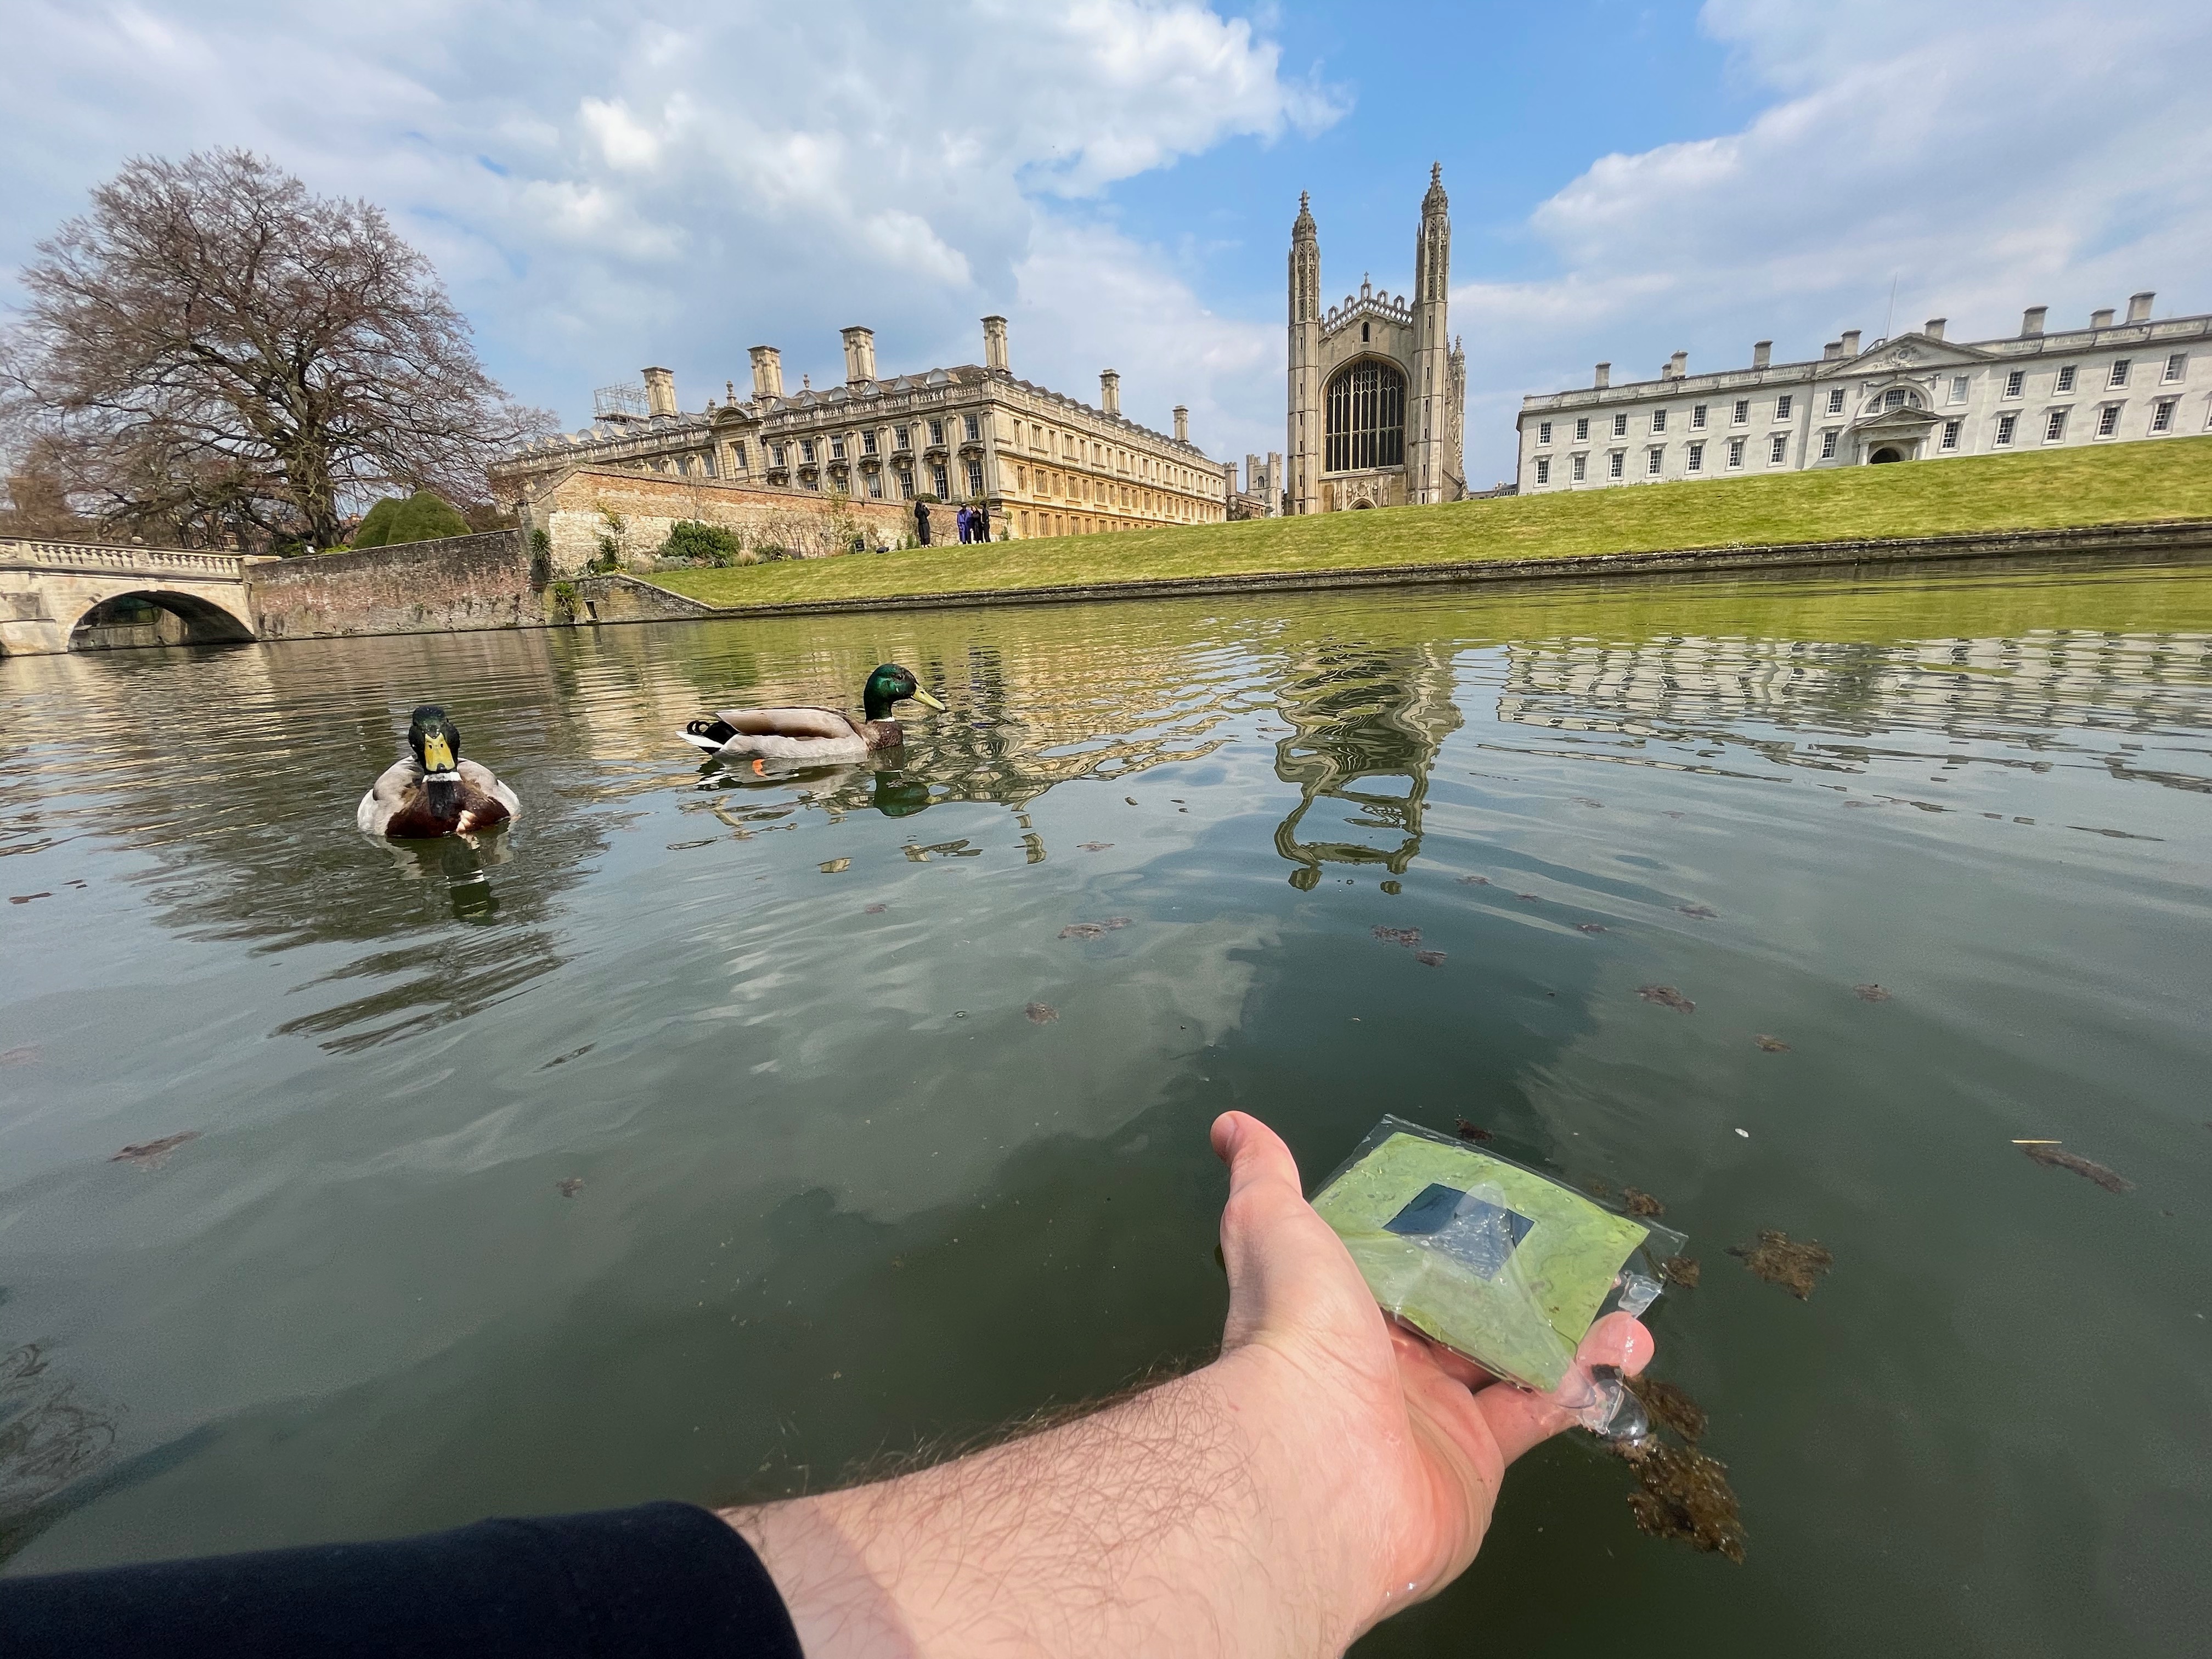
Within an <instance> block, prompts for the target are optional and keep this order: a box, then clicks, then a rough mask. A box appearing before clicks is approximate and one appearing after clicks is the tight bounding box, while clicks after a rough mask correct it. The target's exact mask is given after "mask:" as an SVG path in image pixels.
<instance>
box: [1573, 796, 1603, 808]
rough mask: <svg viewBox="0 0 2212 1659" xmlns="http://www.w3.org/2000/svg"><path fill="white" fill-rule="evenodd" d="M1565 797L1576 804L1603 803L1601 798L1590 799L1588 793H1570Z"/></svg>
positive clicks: (1593, 804)
mask: <svg viewBox="0 0 2212 1659" xmlns="http://www.w3.org/2000/svg"><path fill="white" fill-rule="evenodd" d="M1567 799H1570V800H1571V801H1572V802H1574V804H1575V805H1577V806H1602V805H1605V803H1604V802H1603V801H1601V800H1592V799H1590V798H1589V796H1588V795H1570V796H1568V797H1567Z"/></svg>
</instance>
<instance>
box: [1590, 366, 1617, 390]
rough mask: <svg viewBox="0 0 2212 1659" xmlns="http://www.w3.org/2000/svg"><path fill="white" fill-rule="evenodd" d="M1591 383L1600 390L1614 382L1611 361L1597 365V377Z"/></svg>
mask: <svg viewBox="0 0 2212 1659" xmlns="http://www.w3.org/2000/svg"><path fill="white" fill-rule="evenodd" d="M1590 384H1591V385H1593V386H1595V387H1596V388H1597V389H1598V390H1599V391H1600V392H1602V391H1604V390H1605V389H1606V387H1607V386H1611V385H1612V384H1613V365H1612V364H1611V363H1600V364H1599V365H1598V366H1597V379H1596V380H1593V381H1592V382H1591V383H1590Z"/></svg>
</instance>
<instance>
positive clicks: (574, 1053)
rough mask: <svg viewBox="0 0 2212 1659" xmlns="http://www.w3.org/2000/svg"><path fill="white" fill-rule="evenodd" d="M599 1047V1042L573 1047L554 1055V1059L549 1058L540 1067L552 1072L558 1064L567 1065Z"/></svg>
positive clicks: (544, 1070)
mask: <svg viewBox="0 0 2212 1659" xmlns="http://www.w3.org/2000/svg"><path fill="white" fill-rule="evenodd" d="M598 1047H599V1044H597V1043H596V1042H587V1043H586V1044H585V1045H584V1046H583V1047H582V1048H571V1049H569V1050H568V1053H567V1054H556V1055H554V1056H553V1058H552V1059H550V1060H547V1061H546V1062H545V1063H544V1065H543V1066H539V1067H538V1070H539V1071H541V1072H550V1071H551V1070H552V1069H553V1068H554V1067H555V1066H566V1065H567V1064H568V1062H569V1061H570V1060H581V1059H582V1058H583V1057H584V1056H585V1055H586V1054H589V1053H591V1052H592V1049H594V1048H598Z"/></svg>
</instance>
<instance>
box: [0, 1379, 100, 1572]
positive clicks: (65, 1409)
mask: <svg viewBox="0 0 2212 1659" xmlns="http://www.w3.org/2000/svg"><path fill="white" fill-rule="evenodd" d="M46 1363H47V1362H46V1352H45V1351H44V1350H43V1349H42V1348H41V1347H40V1346H39V1345H38V1344H36V1343H27V1344H26V1345H25V1346H22V1347H20V1348H15V1349H12V1350H10V1351H9V1352H8V1353H6V1354H5V1355H0V1424H4V1425H6V1431H5V1432H4V1433H0V1538H5V1539H6V1540H7V1541H8V1543H9V1545H11V1546H15V1545H21V1543H23V1542H25V1541H27V1533H26V1532H25V1530H23V1522H24V1521H25V1519H26V1517H27V1516H28V1515H29V1514H30V1512H31V1511H32V1510H33V1508H34V1507H35V1506H37V1505H38V1504H40V1503H42V1502H43V1501H44V1500H45V1499H46V1498H50V1497H52V1495H53V1494H54V1493H56V1492H59V1491H60V1490H61V1489H62V1488H63V1487H64V1486H68V1485H69V1484H70V1481H72V1480H76V1478H77V1477H78V1476H79V1475H81V1474H84V1473H85V1472H86V1471H87V1470H88V1469H90V1468H93V1467H94V1465H95V1464H97V1463H99V1462H101V1461H102V1460H103V1459H104V1458H106V1455H108V1453H109V1451H110V1450H111V1449H113V1447H114V1444H115V1426H116V1425H115V1418H114V1416H113V1414H112V1413H111V1412H109V1411H107V1410H106V1409H105V1408H103V1407H101V1406H100V1405H98V1404H95V1403H94V1402H91V1401H83V1400H80V1399H79V1398H78V1397H77V1390H76V1383H72V1382H65V1381H62V1380H59V1379H57V1378H53V1377H50V1376H47V1375H46Z"/></svg>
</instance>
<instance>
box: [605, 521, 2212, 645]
mask: <svg viewBox="0 0 2212 1659" xmlns="http://www.w3.org/2000/svg"><path fill="white" fill-rule="evenodd" d="M2198 551H2205V552H2212V519H2185V520H2152V521H2149V522H2147V523H2140V524H2121V525H2090V526H2078V527H2074V528H2069V529H2058V530H2021V531H2009V532H1974V533H1971V534H1966V535H1955V536H1909V537H1888V538H1855V539H1852V540H1848V541H1826V542H1778V543H1764V544H1755V543H1729V544H1723V545H1721V546H1715V547H1686V548H1675V549H1668V550H1660V551H1643V552H1624V553H1595V554H1574V555H1567V556H1559V557H1551V558H1545V557H1538V558H1513V559H1454V560H1445V561H1437V562H1430V563H1424V564H1395V565H1370V566H1359V567H1354V568H1349V569H1333V570H1285V571H1251V572H1241V573H1237V574H1226V575H1218V576H1175V577H1162V578H1159V579H1158V580H1137V581H1116V582H1067V583H1056V584H1054V585H1052V586H1038V587H1018V588H967V589H957V590H951V591H948V592H937V593H907V594H881V595H874V594H872V595H863V596H855V597H851V598H841V599H787V600H776V601H772V602H769V603H766V604H761V605H708V604H707V603H706V602H705V601H703V600H699V599H690V598H689V597H688V596H686V595H684V594H681V593H678V592H675V591H674V590H673V589H670V588H665V587H660V586H658V585H657V584H653V583H651V582H650V581H648V580H647V579H644V578H640V577H601V578H597V579H592V580H591V581H590V582H588V583H580V584H579V585H578V587H579V592H584V591H585V590H586V587H587V586H597V584H598V583H600V582H604V583H607V584H610V585H612V584H617V583H626V584H635V585H637V586H651V587H653V591H654V592H656V593H659V594H662V595H665V597H666V598H667V599H669V600H671V601H672V602H673V603H672V604H671V605H668V606H666V607H662V606H659V605H655V606H654V607H653V609H654V611H656V612H657V613H658V614H654V615H624V616H619V617H595V618H594V620H597V621H602V622H616V621H622V622H661V621H671V620H677V619H678V618H679V617H689V618H691V619H695V620H697V621H702V622H706V621H730V620H737V619H740V618H745V617H794V616H809V615H831V614H836V613H839V612H844V611H940V610H958V609H962V608H965V607H968V606H972V605H1076V604H1084V603H1088V602H1091V601H1101V600H1111V599H1182V598H1203V597H1210V596H1226V595H1234V594H1238V593H1256V592H1313V591H1316V590H1326V589H1329V588H1364V587H1434V586H1457V585H1462V584H1474V583H1481V582H1526V581H1561V580H1565V581H1577V580H1604V579H1605V578H1607V577H1610V576H1632V575H1649V574H1680V573H1703V572H1707V571H1713V572H1722V571H1741V570H1780V569H1788V568H1793V567H1796V568H1812V567H1819V566H1833V565H1863V564H1903V563H1920V562H1927V561H1931V560H1981V559H2005V558H2027V557H2048V556H2051V555H2054V554H2069V553H2088V554H2096V555H2100V556H2101V555H2114V556H2124V555H2136V554H2174V553H2189V552H2198ZM865 556H866V555H858V554H854V555H848V557H865Z"/></svg>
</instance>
